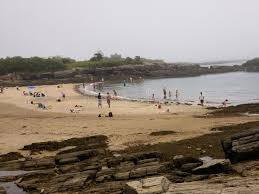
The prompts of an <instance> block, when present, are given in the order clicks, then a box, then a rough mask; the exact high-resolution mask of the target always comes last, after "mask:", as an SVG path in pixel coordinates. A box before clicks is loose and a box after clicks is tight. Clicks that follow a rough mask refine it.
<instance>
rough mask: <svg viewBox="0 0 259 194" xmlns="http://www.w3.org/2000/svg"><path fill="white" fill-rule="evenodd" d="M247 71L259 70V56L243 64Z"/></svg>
mask: <svg viewBox="0 0 259 194" xmlns="http://www.w3.org/2000/svg"><path fill="white" fill-rule="evenodd" d="M242 67H244V70H245V71H247V72H259V58H255V59H252V60H249V61H247V62H246V63H244V64H243V65H242Z"/></svg>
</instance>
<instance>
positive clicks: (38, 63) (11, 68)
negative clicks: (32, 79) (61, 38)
mask: <svg viewBox="0 0 259 194" xmlns="http://www.w3.org/2000/svg"><path fill="white" fill-rule="evenodd" d="M142 63H143V60H142V59H141V58H140V57H139V56H137V57H135V58H134V59H132V58H130V57H127V58H125V59H124V58H120V59H113V58H108V57H104V56H103V54H102V53H100V52H98V53H95V54H94V56H93V57H92V58H91V59H90V60H87V61H75V60H73V59H70V58H62V57H51V58H40V57H31V58H23V57H19V56H18V57H7V58H5V59H1V58H0V75H6V74H8V73H43V72H54V71H61V70H66V69H73V68H97V67H116V66H121V65H129V64H142Z"/></svg>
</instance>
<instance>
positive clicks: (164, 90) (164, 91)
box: [163, 88, 166, 99]
mask: <svg viewBox="0 0 259 194" xmlns="http://www.w3.org/2000/svg"><path fill="white" fill-rule="evenodd" d="M163 93H164V99H166V89H165V88H164V89H163Z"/></svg>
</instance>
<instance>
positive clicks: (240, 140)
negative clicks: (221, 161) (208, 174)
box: [221, 129, 259, 163]
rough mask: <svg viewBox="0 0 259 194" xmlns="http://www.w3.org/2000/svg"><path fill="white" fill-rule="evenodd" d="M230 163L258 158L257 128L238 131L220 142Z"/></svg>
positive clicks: (258, 141) (258, 133) (258, 138)
mask: <svg viewBox="0 0 259 194" xmlns="http://www.w3.org/2000/svg"><path fill="white" fill-rule="evenodd" d="M221 144H222V147H223V150H224V152H225V157H226V158H229V159H230V160H231V162H232V163H236V162H239V161H242V160H249V159H257V158H259V129H254V130H249V131H246V132H243V133H238V134H235V135H233V136H231V137H230V138H227V139H225V140H223V141H222V142H221Z"/></svg>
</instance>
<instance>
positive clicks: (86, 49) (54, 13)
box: [0, 0, 259, 62]
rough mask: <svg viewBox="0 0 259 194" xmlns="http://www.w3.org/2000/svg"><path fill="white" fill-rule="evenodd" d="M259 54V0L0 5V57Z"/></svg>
mask: <svg viewBox="0 0 259 194" xmlns="http://www.w3.org/2000/svg"><path fill="white" fill-rule="evenodd" d="M99 49H101V50H102V51H103V52H104V54H106V55H109V54H111V53H115V52H117V53H121V54H122V55H123V56H131V57H133V56H135V55H140V56H142V57H146V58H161V59H165V60H166V61H170V62H173V61H193V62H198V61H207V60H221V59H243V58H245V59H249V58H253V57H258V56H259V0H0V57H6V56H24V57H28V56H42V57H46V56H56V55H61V56H68V57H73V58H77V59H86V58H89V57H91V55H92V54H93V53H94V52H95V51H97V50H99Z"/></svg>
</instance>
